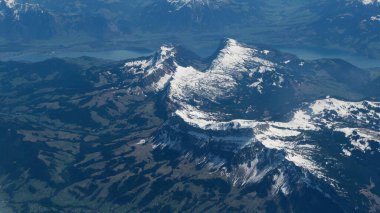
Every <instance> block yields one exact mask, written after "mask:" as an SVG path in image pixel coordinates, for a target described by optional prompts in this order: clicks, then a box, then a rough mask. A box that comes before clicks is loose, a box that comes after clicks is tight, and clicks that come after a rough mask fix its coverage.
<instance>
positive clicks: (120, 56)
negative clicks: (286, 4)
mask: <svg viewBox="0 0 380 213" xmlns="http://www.w3.org/2000/svg"><path fill="white" fill-rule="evenodd" d="M210 49H212V48H208V49H207V51H208V52H211V51H210ZM278 49H279V50H281V51H282V52H287V53H291V54H294V55H296V56H298V57H299V58H301V59H304V60H313V59H320V58H340V59H343V60H345V61H347V62H349V63H351V64H354V65H356V66H358V67H360V68H372V67H380V60H376V59H369V58H366V57H363V56H357V55H352V54H346V53H343V52H336V51H319V50H311V49H301V48H278ZM207 51H206V52H207ZM195 52H197V53H200V55H202V56H204V52H200V51H199V50H197V51H195ZM202 53H203V54H202ZM150 54H152V53H151V52H139V51H133V50H109V51H96V52H74V51H65V52H58V51H57V52H50V53H24V54H18V55H8V56H5V57H2V58H1V60H3V61H7V60H15V61H20V60H23V61H32V62H36V61H43V60H46V59H49V58H53V57H57V58H65V57H68V58H77V57H81V56H89V57H95V58H102V59H108V60H125V59H131V58H138V57H141V56H147V55H150ZM210 54H211V53H210Z"/></svg>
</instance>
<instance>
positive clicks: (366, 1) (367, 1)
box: [360, 0, 380, 5]
mask: <svg viewBox="0 0 380 213" xmlns="http://www.w3.org/2000/svg"><path fill="white" fill-rule="evenodd" d="M360 2H361V3H363V4H365V5H369V4H375V3H380V0H360Z"/></svg>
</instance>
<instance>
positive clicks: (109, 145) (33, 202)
mask: <svg viewBox="0 0 380 213" xmlns="http://www.w3.org/2000/svg"><path fill="white" fill-rule="evenodd" d="M378 76H379V75H378V71H377V70H371V71H367V70H361V69H359V68H357V67H354V66H352V65H350V64H348V63H346V62H344V61H341V60H330V59H323V60H315V61H305V60H300V59H298V58H297V57H295V56H293V55H290V54H285V53H281V52H278V51H276V50H273V49H270V48H266V47H263V46H250V45H245V44H242V43H239V42H238V41H236V40H232V39H227V40H225V41H223V42H222V43H221V45H220V47H219V49H218V50H217V51H216V52H215V54H213V56H211V57H209V58H206V59H204V58H201V57H198V56H197V55H195V54H193V53H191V52H190V51H188V50H186V49H184V48H182V47H178V46H170V45H167V46H162V47H161V48H160V49H159V50H158V51H157V52H156V53H155V54H153V55H152V56H148V57H143V58H139V59H134V60H127V61H123V62H107V61H99V60H97V59H91V58H78V59H66V60H63V59H62V60H61V59H51V60H47V61H44V62H39V63H21V62H2V63H0V101H1V103H2V105H3V106H2V107H1V111H0V186H1V187H0V199H1V202H0V210H1V211H7V210H9V211H11V212H12V210H13V211H15V212H73V211H77V212H94V211H100V212H126V211H127V212H134V211H140V212H143V211H146V212H159V211H161V212H172V211H173V212H179V211H181V212H223V211H226V212H250V211H252V210H253V209H254V210H255V211H257V212H305V208H307V209H308V212H321V211H325V212H369V211H371V212H377V211H379V210H380V209H379V205H380V203H379V194H380V193H379V188H378V186H379V184H380V183H379V180H380V177H379V174H380V168H379V165H378V163H377V162H378V161H379V160H380V159H379V158H380V154H379V152H380V132H379V128H380V123H379V120H380V105H379V102H377V101H378V100H379V97H378V94H374V93H376V92H374V91H379V89H380V88H379V84H378V82H379V80H378Z"/></svg>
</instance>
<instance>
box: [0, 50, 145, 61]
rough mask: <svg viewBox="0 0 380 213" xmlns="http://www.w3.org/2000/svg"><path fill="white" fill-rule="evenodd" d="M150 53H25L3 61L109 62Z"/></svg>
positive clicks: (126, 51) (9, 56)
mask: <svg viewBox="0 0 380 213" xmlns="http://www.w3.org/2000/svg"><path fill="white" fill-rule="evenodd" d="M150 54H151V53H149V52H139V51H132V50H107V51H96V52H75V51H64V52H60V51H59V52H58V51H57V52H49V53H23V54H17V55H7V56H5V57H2V58H1V60H3V61H9V60H13V61H31V62H37V61H43V60H46V59H49V58H78V57H81V56H89V57H94V58H101V59H107V60H125V59H130V58H138V57H141V56H147V55H150Z"/></svg>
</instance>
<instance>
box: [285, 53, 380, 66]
mask: <svg viewBox="0 0 380 213" xmlns="http://www.w3.org/2000/svg"><path fill="white" fill-rule="evenodd" d="M279 49H280V50H281V51H282V52H287V53H291V54H294V55H296V56H297V57H299V58H301V59H304V60H314V59H321V58H339V59H343V60H345V61H347V62H349V63H351V64H353V65H355V66H357V67H360V68H365V69H366V68H373V67H380V60H378V59H370V58H367V57H364V56H359V55H353V54H349V53H344V52H338V51H327V50H315V49H302V48H279Z"/></svg>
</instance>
